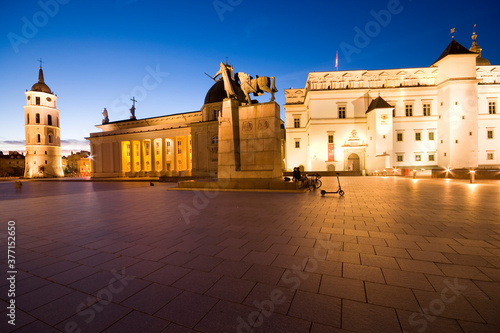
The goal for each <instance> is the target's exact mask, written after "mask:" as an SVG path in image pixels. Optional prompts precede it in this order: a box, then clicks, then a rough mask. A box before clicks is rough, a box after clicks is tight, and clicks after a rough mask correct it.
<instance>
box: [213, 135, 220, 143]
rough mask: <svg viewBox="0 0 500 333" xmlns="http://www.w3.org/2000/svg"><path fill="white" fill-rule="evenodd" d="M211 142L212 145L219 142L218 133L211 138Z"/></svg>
mask: <svg viewBox="0 0 500 333" xmlns="http://www.w3.org/2000/svg"><path fill="white" fill-rule="evenodd" d="M212 144H213V145H216V144H219V136H218V135H216V136H214V137H213V138H212Z"/></svg>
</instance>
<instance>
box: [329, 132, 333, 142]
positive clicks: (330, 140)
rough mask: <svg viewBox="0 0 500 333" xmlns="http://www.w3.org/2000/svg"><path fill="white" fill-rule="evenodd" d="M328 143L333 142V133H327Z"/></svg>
mask: <svg viewBox="0 0 500 333" xmlns="http://www.w3.org/2000/svg"><path fill="white" fill-rule="evenodd" d="M328 143H333V135H331V134H329V135H328Z"/></svg>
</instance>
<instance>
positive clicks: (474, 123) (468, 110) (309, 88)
mask: <svg viewBox="0 0 500 333" xmlns="http://www.w3.org/2000/svg"><path fill="white" fill-rule="evenodd" d="M448 57H449V58H448ZM448 57H447V58H448V59H447V58H444V60H443V59H442V60H441V61H440V62H438V63H437V67H428V68H408V69H393V70H374V71H351V72H343V73H342V72H322V73H310V74H309V77H308V81H307V84H306V88H305V89H291V90H287V91H285V95H286V99H287V104H286V105H285V110H286V127H287V170H292V169H293V167H294V166H298V165H304V166H305V167H306V171H326V170H327V168H328V164H332V162H328V133H334V143H335V161H333V164H334V165H335V169H336V170H347V169H346V165H347V160H346V159H347V157H348V155H349V154H350V153H351V152H356V154H366V155H365V157H366V161H365V162H366V163H365V166H366V169H367V172H368V173H370V172H373V171H374V169H375V168H379V167H380V166H381V165H382V164H383V166H384V167H388V166H389V165H390V166H391V167H392V166H394V167H397V168H416V169H420V168H427V169H429V168H438V167H439V168H444V167H455V168H458V167H465V168H476V167H478V165H479V166H494V165H496V166H498V165H499V163H500V159H499V153H500V152H499V149H500V140H499V139H500V114H499V112H498V110H499V107H500V105H498V102H499V101H497V100H500V69H497V67H495V66H481V67H476V66H475V58H474V57H473V56H471V55H465V56H451V57H450V56H448ZM475 77H477V79H475ZM379 95H380V96H381V97H382V98H383V99H384V100H385V101H387V102H388V103H389V104H390V105H391V106H395V111H394V113H395V117H393V118H392V120H391V122H392V130H391V133H390V135H389V136H387V134H386V139H385V140H389V141H386V142H385V143H384V142H383V141H381V140H383V139H381V138H379V137H378V136H377V135H378V134H377V132H376V131H374V132H373V133H371V135H370V129H369V127H370V125H369V124H370V120H369V116H367V114H366V110H367V108H368V106H369V104H370V103H371V101H372V100H373V99H375V98H376V97H378V96H379ZM289 101H290V102H291V103H290V104H288V103H289ZM489 101H497V104H496V107H497V114H495V115H490V114H488V103H489ZM407 104H411V105H412V107H413V108H412V112H413V114H412V116H410V117H407V115H406V112H405V111H406V110H405V106H406V105H407ZM424 104H430V115H424V108H423V106H424ZM339 106H345V107H346V118H345V119H339V116H338V107H339ZM309 113H310V114H309ZM297 114H300V117H301V124H302V123H304V122H305V123H306V124H307V125H304V127H305V129H304V130H302V131H301V130H297V129H293V116H294V115H297ZM391 116H392V115H391ZM304 117H305V119H304ZM353 130H355V131H356V134H357V139H358V141H356V142H357V143H356V144H359V146H356V147H353V146H352V143H353V141H352V140H350V138H351V136H352V133H353ZM488 130H493V131H494V138H493V139H487V131H488ZM397 133H403V141H401V142H400V141H397ZM416 133H420V140H417V139H416ZM429 133H433V138H429ZM374 134H375V135H376V136H377V138H376V139H375V142H373V141H374V138H373V136H374ZM308 136H309V145H307V146H304V145H303V144H302V143H303V142H305V143H306V144H307V142H308ZM390 136H392V138H390V139H389V137H390ZM370 137H372V140H370ZM295 139H300V141H301V147H300V149H296V148H294V143H295V141H294V140H295ZM457 140H458V141H457ZM381 142H382V143H383V144H385V146H384V148H382V146H381V144H382V143H381ZM457 142H458V143H457ZM391 145H392V150H391V149H390V148H391ZM377 146H378V149H377ZM304 147H306V149H304ZM380 150H384V151H385V150H389V151H390V152H387V151H386V153H387V154H388V155H390V156H389V158H388V159H387V160H386V159H385V158H383V160H384V161H383V162H380V161H379V160H380V159H378V160H377V159H376V157H377V155H379V154H380V152H381V151H380ZM363 151H364V153H363ZM491 152H493V153H494V154H493V156H494V158H493V159H492V160H487V156H488V153H491ZM398 155H403V161H398ZM490 156H491V155H490Z"/></svg>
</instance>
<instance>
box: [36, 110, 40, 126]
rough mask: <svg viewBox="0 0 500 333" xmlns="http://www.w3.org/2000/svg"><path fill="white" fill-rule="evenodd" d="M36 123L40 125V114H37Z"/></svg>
mask: <svg viewBox="0 0 500 333" xmlns="http://www.w3.org/2000/svg"><path fill="white" fill-rule="evenodd" d="M35 122H36V123H37V124H40V114H39V113H37V114H36V115H35Z"/></svg>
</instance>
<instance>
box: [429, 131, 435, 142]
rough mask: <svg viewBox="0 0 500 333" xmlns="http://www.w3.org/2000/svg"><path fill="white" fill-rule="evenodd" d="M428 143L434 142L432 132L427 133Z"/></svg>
mask: <svg viewBox="0 0 500 333" xmlns="http://www.w3.org/2000/svg"><path fill="white" fill-rule="evenodd" d="M429 141H434V132H429Z"/></svg>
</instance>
